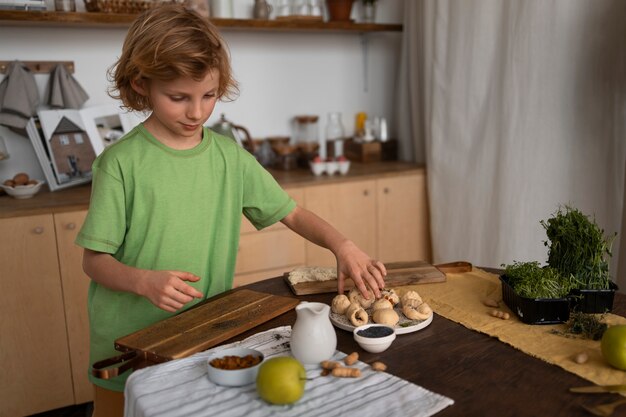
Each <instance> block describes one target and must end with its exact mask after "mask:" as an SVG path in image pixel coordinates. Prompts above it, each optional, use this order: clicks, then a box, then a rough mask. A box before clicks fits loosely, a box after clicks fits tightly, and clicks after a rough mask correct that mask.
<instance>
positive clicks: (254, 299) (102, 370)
mask: <svg viewBox="0 0 626 417" xmlns="http://www.w3.org/2000/svg"><path fill="white" fill-rule="evenodd" d="M299 302H300V301H299V300H298V299H297V298H291V297H282V296H277V295H272V294H266V293H262V292H257V291H252V290H248V289H235V290H232V291H229V292H226V293H224V294H220V295H218V296H215V297H213V298H211V299H209V300H207V301H206V302H204V303H202V304H199V305H197V306H196V307H194V308H191V309H189V310H187V311H185V312H183V313H181V314H179V315H177V316H173V317H170V318H168V319H166V320H163V321H160V322H158V323H155V324H153V325H151V326H149V327H147V328H145V329H142V330H139V331H137V332H134V333H131V334H129V335H127V336H124V337H121V338H119V339H117V340H116V341H115V349H116V350H119V351H120V352H125V353H124V354H122V355H119V356H116V357H112V358H109V359H105V360H103V361H100V362H97V363H95V364H93V365H92V374H93V375H95V376H96V377H98V378H102V379H109V378H112V377H115V376H117V375H119V374H121V373H122V372H124V371H125V370H126V369H130V368H135V369H137V368H139V367H143V366H147V365H152V364H155V363H161V362H166V361H169V360H172V359H178V358H184V357H187V356H189V355H192V354H194V353H196V352H200V351H203V350H206V349H209V348H211V347H213V346H216V345H218V344H220V343H221V342H223V341H225V340H228V339H230V338H231V337H234V336H237V335H238V334H241V333H243V332H244V331H246V330H248V329H251V328H253V327H255V326H258V325H259V324H261V323H265V322H266V321H268V320H270V319H272V318H274V317H276V316H279V315H281V314H283V313H285V312H287V311H289V310H291V309H293V308H294V307H295V306H296V305H297V304H298V303H299ZM112 366H115V367H112Z"/></svg>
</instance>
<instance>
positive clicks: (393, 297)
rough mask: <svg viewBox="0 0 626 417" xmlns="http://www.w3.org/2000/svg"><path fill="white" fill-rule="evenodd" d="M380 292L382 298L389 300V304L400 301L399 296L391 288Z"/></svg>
mask: <svg viewBox="0 0 626 417" xmlns="http://www.w3.org/2000/svg"><path fill="white" fill-rule="evenodd" d="M380 293H381V295H382V297H383V298H385V299H387V300H389V302H391V304H392V305H394V306H395V305H396V304H398V303H399V302H400V297H398V294H397V293H396V292H395V291H394V289H393V288H390V289H384V290H382V291H381V292H380Z"/></svg>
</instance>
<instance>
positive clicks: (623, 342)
mask: <svg viewBox="0 0 626 417" xmlns="http://www.w3.org/2000/svg"><path fill="white" fill-rule="evenodd" d="M600 347H601V349H602V356H603V357H604V360H605V361H607V362H608V363H609V364H610V365H612V366H614V367H615V368H617V369H621V370H624V371H626V325H616V326H611V327H609V328H608V329H606V331H605V332H604V335H602V341H601V342H600Z"/></svg>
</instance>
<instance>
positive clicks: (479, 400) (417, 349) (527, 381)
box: [225, 278, 626, 417]
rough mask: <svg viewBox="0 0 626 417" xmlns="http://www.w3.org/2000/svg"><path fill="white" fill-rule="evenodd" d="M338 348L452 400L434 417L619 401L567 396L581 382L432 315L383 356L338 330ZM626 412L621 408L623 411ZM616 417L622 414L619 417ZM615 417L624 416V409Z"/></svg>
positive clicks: (621, 311) (267, 288)
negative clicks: (425, 325) (380, 363)
mask: <svg viewBox="0 0 626 417" xmlns="http://www.w3.org/2000/svg"><path fill="white" fill-rule="evenodd" d="M246 288H250V289H253V290H256V291H263V292H268V293H271V294H276V295H284V296H293V297H295V296H294V295H293V293H292V292H291V291H290V290H289V288H288V287H287V285H286V284H285V283H284V281H283V279H282V278H271V279H268V280H264V281H260V282H257V283H254V284H250V285H248V286H246ZM333 296H334V295H333V294H319V295H309V296H299V297H297V298H299V299H301V300H303V301H319V302H324V303H330V301H331V300H332V298H333ZM613 313H615V314H618V315H621V316H624V315H625V314H626V296H625V295H622V294H616V295H615V302H614V306H613ZM295 320H296V313H295V311H293V310H292V311H290V312H288V313H285V314H283V315H281V316H279V317H277V318H275V319H273V320H271V321H269V322H267V323H264V324H263V325H261V326H258V327H255V328H254V329H252V330H250V331H248V332H246V333H243V334H241V335H239V336H237V337H236V338H234V339H232V340H229V341H228V342H225V343H229V342H232V341H236V340H241V339H243V338H245V337H248V336H250V335H252V334H254V333H257V332H259V331H263V330H268V329H271V328H274V327H277V326H284V325H293V324H294V323H295ZM337 342H338V346H337V348H338V349H339V350H341V351H342V352H345V353H350V352H354V351H358V352H359V355H360V358H361V359H362V360H363V361H365V362H372V361H375V360H380V361H382V362H384V363H386V364H387V365H388V369H387V372H389V373H391V374H393V375H396V376H398V377H400V378H404V379H406V380H408V381H411V382H413V383H415V384H417V385H420V386H422V387H424V388H426V389H429V390H431V391H434V392H436V393H439V394H442V395H445V396H447V397H450V398H452V399H453V400H454V402H455V403H454V405H452V406H450V407H448V408H446V409H445V410H443V411H442V412H440V413H439V414H437V416H442V417H444V416H464V417H468V416H498V417H502V416H533V417H535V416H564V417H565V416H567V417H576V416H581V417H582V416H589V415H590V414H589V413H588V412H587V411H585V410H584V409H583V408H582V407H581V405H582V404H585V405H593V404H600V403H604V402H609V401H612V400H616V399H619V398H620V397H619V396H618V395H617V394H572V393H570V392H569V391H568V388H569V387H573V386H581V385H591V383H590V382H589V381H587V380H585V379H583V378H580V377H578V376H577V375H574V374H572V373H569V372H567V371H565V370H563V369H561V368H559V367H557V366H554V365H550V364H548V363H546V362H543V361H541V360H539V359H536V358H533V357H531V356H529V355H526V354H525V353H522V352H521V351H519V350H517V349H515V348H513V347H511V346H509V345H506V344H504V343H502V342H500V341H498V340H497V339H495V338H492V337H490V336H488V335H485V334H482V333H478V332H476V331H472V330H469V329H467V328H465V327H463V326H462V325H460V324H457V323H455V322H452V321H450V320H448V319H445V318H443V317H441V316H439V315H437V314H435V317H434V320H433V322H432V324H431V325H430V326H428V327H427V328H425V329H423V330H420V331H417V332H414V333H409V334H404V335H399V336H398V337H397V338H396V340H395V341H394V343H393V344H392V345H391V347H390V348H389V349H387V350H386V351H385V352H382V353H377V354H376V353H368V352H365V351H364V350H362V349H361V348H360V347H359V346H358V345H357V344H356V342H355V341H354V340H353V339H352V333H350V332H347V331H345V330H340V329H337ZM624 407H626V406H624ZM619 411H621V412H622V413H624V414H620V413H619ZM615 415H626V408H622V409H621V410H620V409H618V412H617V413H616V414H615Z"/></svg>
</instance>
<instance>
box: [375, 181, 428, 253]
mask: <svg viewBox="0 0 626 417" xmlns="http://www.w3.org/2000/svg"><path fill="white" fill-rule="evenodd" d="M376 182H377V184H376V193H377V199H376V201H377V207H378V210H377V214H376V216H377V223H376V228H377V255H376V256H377V257H378V259H380V260H381V261H383V262H398V261H408V260H418V259H419V260H426V261H431V260H432V253H431V246H430V241H431V240H430V216H429V212H428V192H427V189H426V173H425V172H424V171H422V172H418V173H414V174H410V175H406V176H399V177H389V178H382V179H379V180H377V181H376Z"/></svg>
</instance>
